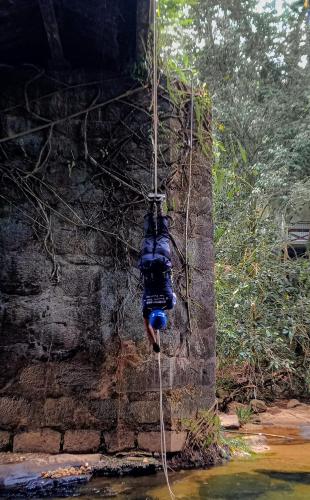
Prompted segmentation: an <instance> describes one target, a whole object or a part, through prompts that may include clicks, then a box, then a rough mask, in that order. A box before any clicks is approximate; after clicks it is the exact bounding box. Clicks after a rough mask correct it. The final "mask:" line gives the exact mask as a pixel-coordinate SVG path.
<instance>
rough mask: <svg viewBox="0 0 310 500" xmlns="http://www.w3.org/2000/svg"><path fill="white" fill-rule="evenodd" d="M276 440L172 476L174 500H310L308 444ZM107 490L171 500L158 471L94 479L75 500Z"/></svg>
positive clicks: (124, 498)
mask: <svg viewBox="0 0 310 500" xmlns="http://www.w3.org/2000/svg"><path fill="white" fill-rule="evenodd" d="M277 442H278V444H271V445H270V446H271V449H270V451H269V452H267V453H263V454H256V455H254V456H250V457H245V458H238V459H234V460H231V461H230V462H228V463H226V464H224V465H222V466H217V467H213V468H211V469H208V470H195V471H190V472H188V471H187V472H182V471H181V472H177V473H170V474H169V477H170V482H171V486H172V489H173V491H174V493H175V495H176V497H177V498H178V499H184V500H185V499H186V500H201V499H206V500H207V499H208V500H211V499H212V500H213V499H214V500H226V499H227V500H248V499H258V500H286V499H287V500H289V499H290V500H306V499H307V500H310V441H301V440H300V439H295V440H292V441H283V442H280V443H279V440H278V441H277ZM110 489H111V490H110ZM109 492H110V493H111V495H113V498H115V499H116V500H146V499H147V500H169V498H170V497H169V494H168V490H167V488H166V486H165V480H164V476H163V474H161V473H158V474H156V475H154V476H145V477H138V478H133V477H128V478H120V479H106V478H96V479H94V480H93V481H92V482H91V483H90V484H88V485H87V486H85V487H84V488H83V489H82V490H81V492H80V495H81V496H78V498H79V499H81V500H98V499H100V498H107V495H108V494H109ZM115 494H116V496H115ZM75 498H76V497H75ZM110 498H111V497H110Z"/></svg>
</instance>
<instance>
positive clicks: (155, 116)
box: [153, 0, 175, 499]
mask: <svg viewBox="0 0 310 500" xmlns="http://www.w3.org/2000/svg"><path fill="white" fill-rule="evenodd" d="M157 57H158V54H157V0H153V151H154V182H153V184H154V194H155V196H157V191H158V168H157V167H158V67H157ZM156 333H157V342H158V345H159V347H160V333H159V330H157V331H156ZM158 375H159V419H160V447H161V461H162V466H163V471H164V475H165V479H166V483H167V487H168V491H169V495H170V497H171V498H172V499H174V498H175V495H174V493H173V491H172V489H171V486H170V483H169V476H168V466H167V446H166V434H165V421H164V410H163V384H162V373H161V359H160V352H159V353H158Z"/></svg>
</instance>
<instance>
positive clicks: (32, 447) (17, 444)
mask: <svg viewBox="0 0 310 500" xmlns="http://www.w3.org/2000/svg"><path fill="white" fill-rule="evenodd" d="M60 437H61V434H60V432H56V431H52V430H50V429H42V430H41V431H38V432H21V433H20V434H16V435H15V436H14V441H13V451H14V452H16V453H17V452H21V453H34V452H36V453H59V450H60Z"/></svg>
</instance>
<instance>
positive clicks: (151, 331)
mask: <svg viewBox="0 0 310 500" xmlns="http://www.w3.org/2000/svg"><path fill="white" fill-rule="evenodd" d="M143 319H144V326H145V331H146V333H147V336H148V338H149V340H150V342H151V344H154V342H156V336H155V332H154V329H153V327H152V326H151V325H150V322H149V320H148V318H143Z"/></svg>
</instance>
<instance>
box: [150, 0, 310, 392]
mask: <svg viewBox="0 0 310 500" xmlns="http://www.w3.org/2000/svg"><path fill="white" fill-rule="evenodd" d="M292 7H293V8H291V7H290V6H289V5H287V6H286V7H285V9H284V10H283V12H282V13H281V14H280V13H279V12H276V11H275V10H274V8H273V7H272V5H271V4H270V6H268V5H267V6H266V9H265V10H264V11H258V9H257V2H256V1H254V0H233V1H231V0H224V1H221V2H220V1H218V0H209V1H208V2H183V1H173V0H160V11H161V15H162V23H161V29H162V39H163V41H164V43H163V46H162V58H163V62H164V63H165V65H166V67H170V68H171V69H172V68H174V70H173V71H174V74H178V76H180V78H181V80H182V81H183V78H184V79H185V78H186V76H187V74H186V73H185V74H184V73H183V74H182V71H181V70H180V71H179V73H178V72H177V68H178V67H179V68H184V67H185V68H188V67H195V71H196V75H197V78H198V79H199V81H200V84H201V85H202V86H203V85H206V86H207V88H208V99H209V107H208V106H205V107H202V108H201V109H199V106H198V104H197V105H196V107H195V110H196V118H197V121H198V123H199V122H200V123H201V120H202V115H203V113H204V112H205V111H206V110H208V112H209V108H210V101H211V100H210V97H209V95H212V101H213V137H214V165H213V178H214V222H215V243H216V293H217V320H218V339H217V346H218V357H219V363H220V365H222V366H227V367H229V366H231V365H240V366H245V367H246V369H247V373H248V376H250V378H251V380H250V382H251V383H253V384H255V385H261V386H263V383H264V380H265V379H266V378H268V377H270V376H271V375H272V376H274V377H273V380H275V381H276V374H277V373H279V372H280V371H285V372H286V373H287V374H288V376H289V377H290V380H291V384H292V386H293V388H294V389H295V391H296V392H297V391H298V392H307V391H309V390H310V386H309V381H310V380H309V379H310V375H309V373H310V362H309V359H310V263H309V259H296V260H291V259H288V258H286V253H285V251H284V253H283V250H285V246H284V245H283V236H282V235H281V221H282V220H283V219H286V220H289V218H291V217H292V216H294V215H296V214H298V213H299V212H300V211H302V210H303V209H304V208H305V207H310V180H309V179H310V141H309V137H310V113H309V110H310V91H309V81H310V53H309V46H310V38H309V37H310V27H309V25H307V23H306V22H305V20H306V18H305V16H306V13H305V10H304V9H303V5H302V2H295V3H294V5H293V6H292ZM180 19H182V20H183V21H182V22H183V25H182V26H181V24H180V23H179V21H180ZM185 19H187V22H184V21H185ZM183 97H184V96H183ZM198 134H199V126H198ZM203 140H204V138H203V137H201V138H200V142H201V143H202V144H203ZM249 374H251V375H249Z"/></svg>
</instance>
